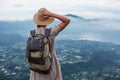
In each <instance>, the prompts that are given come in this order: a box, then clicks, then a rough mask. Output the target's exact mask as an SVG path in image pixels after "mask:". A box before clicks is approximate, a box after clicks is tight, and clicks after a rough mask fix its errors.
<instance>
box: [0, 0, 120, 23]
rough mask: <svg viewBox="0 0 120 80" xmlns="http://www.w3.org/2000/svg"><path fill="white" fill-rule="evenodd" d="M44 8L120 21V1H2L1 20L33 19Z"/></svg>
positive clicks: (0, 0)
mask: <svg viewBox="0 0 120 80" xmlns="http://www.w3.org/2000/svg"><path fill="white" fill-rule="evenodd" d="M42 7H45V8H47V9H48V10H50V11H52V12H54V13H58V14H61V15H65V14H69V13H70V14H75V15H79V16H81V17H85V18H105V19H115V20H119V19H120V0H0V20H9V21H14V20H28V19H32V18H33V15H34V14H35V13H36V12H37V11H38V9H40V8H42Z"/></svg>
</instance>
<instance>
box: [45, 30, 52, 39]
mask: <svg viewBox="0 0 120 80" xmlns="http://www.w3.org/2000/svg"><path fill="white" fill-rule="evenodd" d="M50 32H51V28H50V29H46V30H45V36H46V37H48V36H50Z"/></svg>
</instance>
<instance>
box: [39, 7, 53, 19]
mask: <svg viewBox="0 0 120 80" xmlns="http://www.w3.org/2000/svg"><path fill="white" fill-rule="evenodd" d="M40 10H41V12H42V14H43V16H48V17H51V15H52V12H50V11H48V10H47V9H46V8H41V9H40Z"/></svg>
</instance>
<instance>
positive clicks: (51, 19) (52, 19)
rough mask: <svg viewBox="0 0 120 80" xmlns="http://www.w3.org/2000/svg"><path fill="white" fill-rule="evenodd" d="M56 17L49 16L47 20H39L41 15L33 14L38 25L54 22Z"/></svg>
mask: <svg viewBox="0 0 120 80" xmlns="http://www.w3.org/2000/svg"><path fill="white" fill-rule="evenodd" d="M54 19H55V18H54V17H49V18H48V19H47V20H44V21H41V20H39V15H38V14H37V13H36V14H35V15H34V16H33V21H34V23H36V24H37V25H48V24H50V23H52V22H53V21H54Z"/></svg>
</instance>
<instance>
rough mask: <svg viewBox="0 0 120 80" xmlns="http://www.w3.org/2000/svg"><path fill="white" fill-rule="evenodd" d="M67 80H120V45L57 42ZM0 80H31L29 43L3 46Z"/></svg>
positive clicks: (75, 41) (0, 50)
mask: <svg viewBox="0 0 120 80" xmlns="http://www.w3.org/2000/svg"><path fill="white" fill-rule="evenodd" d="M56 51H57V56H58V58H59V60H60V63H61V67H62V73H63V78H64V80H82V79H84V80H119V79H120V69H119V68H120V45H115V44H111V43H104V42H96V41H88V40H57V41H56ZM0 53H1V56H0V74H1V75H0V76H1V77H0V80H1V79H2V80H3V79H6V80H28V78H29V68H28V66H27V64H26V62H25V54H26V52H25V43H23V42H20V43H17V44H14V45H10V46H0Z"/></svg>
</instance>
